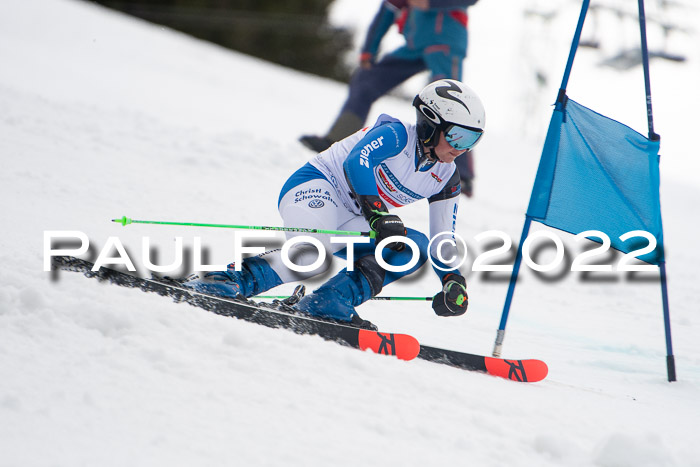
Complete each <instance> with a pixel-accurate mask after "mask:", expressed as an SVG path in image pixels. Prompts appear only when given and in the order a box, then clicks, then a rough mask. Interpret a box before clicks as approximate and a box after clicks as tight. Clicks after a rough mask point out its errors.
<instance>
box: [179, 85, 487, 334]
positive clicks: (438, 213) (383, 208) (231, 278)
mask: <svg viewBox="0 0 700 467" xmlns="http://www.w3.org/2000/svg"><path fill="white" fill-rule="evenodd" d="M413 105H414V107H415V108H416V115H417V121H416V124H415V125H413V124H410V123H403V122H401V121H399V120H397V119H395V118H393V117H390V116H388V115H386V114H383V115H381V116H380V117H379V118H378V119H377V121H376V123H375V124H374V125H373V126H372V127H371V128H364V129H362V130H359V131H357V132H356V133H354V134H352V135H350V136H348V137H347V138H345V139H343V140H341V141H339V142H337V143H335V144H333V145H332V146H331V147H330V148H328V149H327V150H326V151H323V152H321V153H320V154H318V155H316V156H315V157H314V158H313V159H312V160H311V161H310V162H308V163H307V164H305V165H304V166H302V167H301V168H300V169H299V170H297V171H296V172H295V173H294V174H292V175H291V177H290V178H289V179H288V180H287V181H286V183H285V184H284V186H283V187H282V190H281V192H280V196H279V202H278V209H279V213H280V215H281V216H282V219H283V221H284V225H285V226H286V227H304V228H317V229H324V230H333V229H340V230H355V231H368V230H372V231H374V233H375V235H376V237H375V238H374V239H372V240H370V242H369V243H364V244H363V243H359V244H355V245H354V257H353V258H354V261H353V262H352V264H353V266H354V268H353V270H352V271H350V270H348V268H346V269H343V270H342V271H340V272H339V273H338V274H336V275H335V276H334V277H332V278H331V279H330V280H328V281H327V282H325V283H324V284H323V285H321V286H320V287H319V288H318V289H317V290H315V291H314V292H313V293H311V294H309V295H306V296H305V297H303V298H302V299H301V301H300V302H299V303H298V304H296V305H295V307H296V308H297V309H298V310H301V311H302V312H306V313H309V314H311V315H314V316H320V317H324V318H330V319H334V320H338V321H343V322H349V323H353V324H354V325H356V326H359V327H371V326H372V325H371V323H369V322H367V321H364V320H362V319H361V318H360V317H359V315H358V314H357V311H356V310H355V307H356V306H358V305H360V304H362V303H364V302H366V301H367V300H369V299H370V298H372V297H373V296H376V295H377V294H378V293H379V292H380V291H381V290H382V287H384V286H385V285H387V284H389V283H391V282H393V281H396V280H397V279H399V278H401V277H403V276H406V275H408V274H411V273H413V272H414V271H416V270H418V269H419V268H420V267H421V266H422V265H423V264H424V263H425V261H426V260H427V257H428V254H429V255H430V256H431V259H432V262H433V267H434V270H435V272H436V273H437V275H438V276H439V278H440V279H441V281H442V289H441V290H440V292H438V293H437V294H436V295H435V296H434V298H433V302H432V307H433V309H434V311H435V313H436V314H437V315H439V316H459V315H462V314H464V312H465V311H466V310H467V305H468V300H467V291H466V280H465V278H464V277H463V276H462V275H461V274H460V272H459V270H458V269H455V268H451V267H450V266H449V265H448V264H446V263H444V262H442V261H441V260H440V258H443V259H444V258H452V257H455V256H456V246H455V244H454V243H453V242H439V241H435V242H433V244H432V245H431V249H430V250H431V251H429V252H428V251H427V249H428V244H429V242H428V239H427V237H426V236H425V235H424V234H423V233H421V232H419V231H417V230H414V229H411V228H406V227H405V226H404V224H403V221H402V220H401V218H400V217H399V216H398V215H396V214H393V213H390V212H389V209H390V208H399V207H401V206H404V205H407V204H410V203H413V202H415V201H418V200H421V199H424V198H426V199H427V200H428V203H429V220H430V235H431V238H432V237H435V236H436V235H437V234H440V233H443V232H446V234H447V235H448V238H452V237H453V233H454V229H455V222H456V214H457V206H458V203H459V195H460V180H459V173H458V171H457V169H456V167H455V164H454V160H455V159H456V158H457V157H458V156H460V155H462V154H464V153H465V152H466V151H469V150H470V149H472V148H473V147H474V146H475V145H476V144H477V143H478V142H479V141H480V139H481V136H482V135H483V132H484V126H485V111H484V107H483V105H482V103H481V100H480V99H479V97H478V96H477V95H476V94H475V93H474V91H473V90H472V89H470V88H469V87H468V86H467V85H465V84H463V83H461V82H459V81H456V80H450V79H444V80H439V81H435V82H433V83H431V84H429V85H428V86H426V87H425V88H424V89H423V90H422V91H421V92H420V93H419V94H418V95H417V96H416V97H415V99H414V101H413ZM297 235H303V234H299V233H288V234H287V239H288V241H289V239H292V238H294V237H295V236H297ZM307 235H308V234H307ZM392 236H405V237H407V238H408V239H410V240H412V241H414V242H415V243H416V244H417V245H418V247H419V250H420V258H419V260H418V262H417V263H416V264H415V265H414V266H413V267H411V268H410V269H408V270H406V271H403V272H394V271H389V270H385V269H384V268H383V267H381V266H380V265H379V264H378V262H377V259H376V258H375V255H374V253H375V246H376V245H377V244H378V243H379V242H380V241H382V240H383V239H386V238H388V237H392ZM313 237H315V238H316V239H317V240H319V241H320V242H321V243H322V244H323V246H324V247H325V249H326V251H330V252H332V253H334V254H335V255H336V256H339V257H345V256H346V255H347V247H346V245H345V244H343V243H332V241H331V240H332V237H331V236H330V235H324V234H314V235H313ZM437 245H441V247H440V248H441V251H440V252H438V251H437V248H438V247H437ZM387 247H388V248H387V249H384V250H383V256H382V258H383V259H384V261H386V263H387V264H389V265H392V266H402V265H406V264H407V263H409V261H410V260H411V258H412V257H413V252H412V250H411V249H410V248H406V247H405V244H404V243H403V242H393V243H389V244H388V245H387ZM438 253H439V254H438ZM289 258H290V259H291V260H292V261H293V263H294V264H296V265H297V266H308V265H311V264H313V263H314V262H317V261H316V260H317V258H318V250H317V248H316V247H315V246H314V245H313V244H311V243H309V242H300V243H296V244H294V245H293V246H292V247H290V254H289ZM328 263H329V262H328V261H324V262H323V265H322V266H320V267H318V268H316V269H314V270H312V271H309V272H296V271H292V270H291V269H289V268H287V267H286V266H285V265H284V263H283V261H282V254H281V251H280V250H271V251H267V252H265V253H263V254H260V255H258V256H252V257H248V258H246V259H245V260H244V261H243V263H242V265H241V268H240V269H241V270H240V271H236V270H235V268H234V266H233V265H229V267H228V269H227V270H226V271H220V272H218V271H217V272H209V273H204V274H193V275H191V276H189V277H188V278H187V279H186V280H185V282H184V283H183V285H184V286H185V287H188V288H191V289H194V290H196V291H199V292H203V293H210V294H215V295H220V296H225V297H230V298H236V297H252V296H254V295H258V294H261V293H263V292H265V291H266V290H269V289H271V288H273V287H275V286H278V285H280V284H283V283H287V282H292V281H299V280H304V279H307V278H309V277H312V276H315V275H317V274H321V273H323V272H324V271H326V270H327V269H328V267H329V264H328ZM438 266H439V267H438Z"/></svg>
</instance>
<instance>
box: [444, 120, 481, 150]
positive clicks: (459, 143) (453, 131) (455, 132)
mask: <svg viewBox="0 0 700 467" xmlns="http://www.w3.org/2000/svg"><path fill="white" fill-rule="evenodd" d="M481 135H483V132H481V131H474V130H469V129H467V128H464V127H461V126H457V125H452V126H451V127H449V128H448V129H447V130H446V131H445V141H447V142H448V143H450V146H452V147H453V148H455V149H457V150H459V151H464V150H466V149H469V148H471V147H472V146H474V145H475V144H476V142H477V141H479V138H481Z"/></svg>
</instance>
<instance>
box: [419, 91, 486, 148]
mask: <svg viewBox="0 0 700 467" xmlns="http://www.w3.org/2000/svg"><path fill="white" fill-rule="evenodd" d="M413 106H414V107H415V108H416V116H417V120H416V132H417V134H418V140H419V141H420V142H421V143H423V144H424V145H425V146H426V147H429V148H432V147H435V146H436V145H437V144H438V142H439V134H440V132H443V134H444V135H445V140H446V141H447V142H448V143H449V144H450V145H451V146H452V147H453V148H455V149H459V150H470V149H472V148H473V147H474V146H476V144H477V143H478V142H479V140H480V139H481V136H482V135H483V134H484V127H485V125H486V112H485V110H484V105H483V104H482V103H481V99H479V96H477V95H476V93H475V92H474V91H473V90H472V89H471V88H470V87H469V86H467V85H466V84H464V83H462V82H460V81H457V80H454V79H441V80H438V81H434V82H432V83H430V84H429V85H427V86H426V87H425V88H423V90H422V91H421V92H420V93H419V94H418V95H417V96H416V97H415V99H413Z"/></svg>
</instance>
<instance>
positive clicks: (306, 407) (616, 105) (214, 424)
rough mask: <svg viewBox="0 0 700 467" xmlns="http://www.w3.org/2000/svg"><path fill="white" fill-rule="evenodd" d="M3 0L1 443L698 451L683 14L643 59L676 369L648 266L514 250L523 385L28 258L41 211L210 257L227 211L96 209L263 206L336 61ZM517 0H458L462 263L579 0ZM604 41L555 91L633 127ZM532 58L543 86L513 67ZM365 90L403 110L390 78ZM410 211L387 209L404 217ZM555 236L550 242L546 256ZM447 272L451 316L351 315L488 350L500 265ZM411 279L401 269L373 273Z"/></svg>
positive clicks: (695, 193) (243, 460) (157, 458)
mask: <svg viewBox="0 0 700 467" xmlns="http://www.w3.org/2000/svg"><path fill="white" fill-rule="evenodd" d="M343 3H344V4H345V5H347V2H345V1H344V2H339V6H338V8H343V7H344V5H343ZM504 3H506V5H504ZM632 3H636V2H632ZM368 5H369V3H368ZM3 6H4V12H3V14H2V15H0V63H2V65H1V69H0V70H1V71H0V108H2V110H3V111H2V113H1V114H0V154H1V155H2V160H3V169H2V170H1V171H0V198H1V199H2V206H3V223H2V225H3V229H2V232H3V235H2V236H1V237H0V264H2V265H3V267H2V268H1V269H0V453H2V454H1V455H0V466H47V465H61V466H63V465H65V466H74V465H101V466H123V465H134V466H138V465H148V466H152V465H188V466H189V465H212V466H214V465H215V466H220V465H318V466H321V465H357V464H369V465H378V464H384V463H393V464H401V465H424V464H430V465H434V464H437V463H441V464H450V465H454V464H463V465H467V464H468V465H523V466H525V465H528V466H530V465H542V466H548V465H551V466H560V465H571V466H587V465H598V466H662V465H668V466H692V465H696V466H697V465H700V448H698V445H697V441H696V438H697V434H696V433H697V431H698V428H700V422H699V421H700V398H699V397H698V396H699V395H700V392H699V389H700V342H699V341H698V327H699V326H700V323H699V322H698V317H697V309H698V307H697V305H696V297H697V295H698V294H697V292H698V291H699V290H700V288H699V287H698V286H697V283H696V274H695V271H696V264H697V263H698V261H699V260H700V257H699V256H700V255H699V254H698V251H697V248H695V244H696V242H695V238H696V236H697V231H698V228H699V227H700V219H699V218H698V210H697V206H698V205H700V188H699V185H698V183H697V181H698V176H697V169H698V158H697V157H696V156H697V154H696V153H697V149H696V145H694V144H693V143H694V141H693V139H692V136H693V135H694V124H695V122H696V121H697V118H696V117H695V114H694V113H693V110H694V109H695V108H696V107H697V104H698V103H700V99H699V98H698V90H697V86H696V83H697V82H698V78H700V72H699V70H700V65H699V63H700V62H699V60H698V59H699V58H700V57H699V53H700V49H698V48H697V47H695V45H696V44H697V33H695V32H689V33H687V34H686V35H685V36H683V39H684V40H683V41H680V42H677V43H674V46H677V47H679V48H680V49H682V50H681V51H682V52H683V53H686V54H688V55H689V60H688V62H687V63H685V64H682V65H681V64H676V63H670V62H658V61H654V62H652V70H651V72H652V86H653V93H654V94H653V95H654V99H655V100H654V106H655V107H654V109H655V118H656V125H657V126H656V130H657V132H659V133H660V134H661V135H662V154H663V159H662V161H663V164H662V206H663V214H664V225H665V234H666V247H667V260H668V274H669V292H670V300H671V312H672V318H673V320H672V321H673V332H674V346H675V347H674V350H675V354H676V356H677V358H676V361H677V367H678V378H679V381H677V382H675V383H672V384H669V383H667V382H666V380H665V376H666V375H665V344H664V334H663V320H662V316H661V303H660V302H661V299H660V292H659V285H658V279H657V275H656V274H642V275H638V276H636V280H633V278H630V277H628V276H623V275H605V276H600V275H589V276H584V275H580V274H573V273H568V274H567V273H566V271H557V273H556V274H547V275H544V276H543V275H537V274H534V273H533V272H532V271H529V270H524V271H523V272H522V274H521V280H520V282H519V285H518V289H517V291H516V295H515V300H514V303H513V308H512V310H511V318H510V321H509V325H508V334H507V337H506V342H505V347H504V356H506V357H510V358H530V357H534V358H541V359H543V360H545V361H547V363H548V364H549V367H550V375H549V377H548V379H547V380H545V381H544V382H542V383H537V384H533V385H525V384H517V383H513V382H510V381H506V380H501V379H497V378H491V377H488V376H484V375H480V374H475V373H468V372H464V371H460V370H456V369H452V368H449V367H443V366H439V365H434V364H430V363H427V362H423V361H414V362H400V361H397V360H394V359H391V358H387V357H382V356H377V355H373V354H369V353H362V352H358V351H354V350H351V349H346V348H343V347H340V346H338V345H335V344H332V343H328V342H324V341H322V340H320V339H318V338H315V337H308V336H297V335H294V334H292V333H289V332H285V331H281V330H271V329H266V328H262V327H260V326H256V325H253V324H250V323H246V322H240V321H237V320H233V319H226V318H222V317H218V316H215V315H212V314H209V313H206V312H203V311H201V310H198V309H194V308H191V307H188V306H186V305H182V304H174V303H170V302H168V301H167V300H165V299H163V298H162V297H157V296H151V295H147V294H144V293H141V292H139V291H134V290H124V289H120V288H117V287H112V286H109V285H100V284H98V283H97V282H95V281H92V280H88V279H85V278H83V277H81V276H79V275H77V274H71V273H61V274H51V273H47V272H44V271H43V270H42V266H43V235H44V231H47V230H78V231H82V232H85V233H86V234H87V235H88V237H89V238H90V241H91V246H92V247H93V252H95V253H96V252H97V251H99V249H100V248H102V246H104V245H105V244H106V243H107V241H108V238H109V237H110V236H118V237H119V239H120V240H121V241H122V242H123V243H124V245H125V246H126V248H127V250H128V251H129V253H130V255H131V256H132V258H134V259H135V262H136V263H137V264H139V263H141V260H140V256H141V252H142V251H141V239H142V237H143V236H149V237H150V239H151V241H152V244H153V245H154V246H155V249H156V250H157V251H158V252H159V259H158V261H159V262H161V263H167V262H170V261H171V260H172V258H173V257H174V241H173V239H174V238H175V237H178V236H180V237H183V238H184V242H185V244H186V245H188V246H191V245H192V244H193V241H194V237H195V236H200V237H202V239H203V243H204V244H205V246H206V247H207V249H208V252H209V259H210V260H211V262H212V263H226V262H228V261H229V260H230V259H231V256H232V252H231V243H232V232H231V231H219V230H215V229H209V230H207V229H192V228H184V227H182V228H181V227H163V226H152V227H149V226H138V225H133V226H129V227H127V228H123V227H121V226H119V225H117V224H114V223H111V222H109V220H110V219H112V218H114V217H120V216H122V215H127V216H129V217H132V218H134V219H155V220H172V221H194V222H218V223H237V224H246V223H247V224H256V225H277V224H279V219H278V215H277V213H276V210H275V205H276V204H275V203H276V200H277V196H278V190H279V188H280V186H281V184H282V183H283V182H284V180H285V179H286V177H287V176H288V175H289V174H290V173H291V172H292V171H293V170H294V169H295V168H296V167H298V166H299V165H301V164H302V163H304V161H305V160H307V159H308V158H309V157H310V156H311V154H310V153H308V151H306V150H305V149H304V148H302V147H301V146H300V145H299V144H298V143H297V141H296V138H297V137H298V135H299V134H302V133H307V132H313V131H323V130H325V128H326V127H327V125H328V124H329V121H330V120H331V119H332V118H333V117H334V115H335V112H336V111H337V108H338V107H339V105H340V103H341V102H342V100H343V98H344V95H345V87H344V86H343V85H340V84H338V83H335V82H331V81H328V80H323V79H319V78H316V77H312V76H309V75H305V74H301V73H297V72H293V71H290V70H286V69H283V68H280V67H277V66H273V65H270V64H267V63H263V62H261V61H258V60H255V59H252V58H249V57H246V56H243V55H240V54H237V53H233V52H230V51H226V50H223V49H221V48H218V47H215V46H212V45H209V44H205V43H203V42H200V41H197V40H194V39H191V38H189V37H187V36H184V35H182V34H179V33H176V32H173V31H170V30H167V29H165V28H162V27H158V26H154V25H151V24H148V23H144V22H141V21H137V20H134V19H130V18H127V17H125V16H123V15H120V14H117V13H114V12H112V11H109V10H105V9H103V8H100V7H97V6H95V5H93V4H90V3H83V2H77V1H73V0H30V1H27V0H25V1H21V0H6V1H5V2H4V5H3ZM535 6H536V7H537V8H538V10H537V11H539V12H547V11H556V12H557V13H556V18H555V19H554V20H551V21H549V22H547V23H545V24H540V23H538V21H541V20H539V19H537V18H539V16H537V15H535V16H533V15H532V14H525V13H526V12H525V11H524V7H523V6H521V5H520V2H516V1H515V0H507V1H502V2H486V1H482V2H480V3H479V4H478V5H477V6H476V7H474V8H473V9H472V10H471V11H472V14H471V21H472V22H471V25H472V26H471V27H472V29H471V31H472V32H471V34H472V36H471V40H472V42H471V51H470V58H469V59H468V61H467V64H468V66H467V72H466V78H467V80H468V81H469V82H470V84H472V85H473V87H474V88H475V89H477V90H478V91H479V93H480V94H481V95H482V97H483V100H484V102H485V104H486V106H487V112H488V113H489V127H488V130H487V131H488V134H487V137H486V138H485V139H484V142H483V143H482V144H481V145H480V146H479V148H478V150H477V171H478V174H477V176H478V178H477V185H476V191H475V196H474V197H473V198H472V199H469V200H467V199H464V200H463V204H462V206H461V213H460V214H461V217H460V219H459V221H458V232H459V233H460V234H461V235H462V236H463V237H464V238H465V239H466V240H467V242H468V244H469V247H470V249H471V251H472V253H471V254H470V260H469V262H468V263H467V266H466V267H465V272H466V271H468V270H469V267H470V265H471V261H472V260H473V258H474V254H475V253H478V252H480V251H483V250H484V245H481V244H479V243H478V242H476V241H475V240H474V236H475V235H477V234H479V233H480V232H484V231H486V230H502V231H505V232H506V233H508V234H509V235H510V236H511V237H513V238H514V239H517V238H518V237H519V234H520V228H521V226H522V221H523V215H524V211H525V207H526V204H527V200H528V197H529V193H530V188H531V184H532V181H533V179H534V174H535V171H536V168H537V162H538V159H539V151H540V149H541V144H542V140H543V138H544V133H545V130H546V125H547V122H548V119H549V115H550V112H551V107H550V106H549V105H550V104H551V103H552V101H553V100H554V97H555V96H556V89H557V87H558V84H559V79H560V76H561V72H562V71H563V66H564V62H565V60H566V53H567V52H568V46H569V42H570V39H571V36H572V33H573V27H574V24H575V21H576V17H577V14H578V9H577V7H576V5H574V4H569V2H562V1H557V2H555V1H551V2H545V1H540V2H536V4H535ZM685 6H686V8H685V9H684V10H682V11H681V13H678V12H676V13H674V14H676V15H677V16H676V18H680V19H679V20H685V21H687V24H693V23H694V24H697V21H693V19H697V18H698V9H697V7H696V6H694V5H692V3H691V2H686V5H685ZM374 7H375V5H374V4H373V3H372V5H371V6H368V8H374ZM649 15H650V17H651V16H652V11H650V12H649ZM533 18H534V19H533ZM612 36H613V34H612V33H610V34H609V35H608V36H606V37H612ZM632 37H635V36H633V35H632ZM651 41H652V37H651V31H650V42H651ZM652 44H653V42H652ZM603 52H604V51H597V52H596V51H587V50H582V51H581V52H580V53H579V56H578V57H577V59H576V60H577V61H576V63H575V67H574V71H573V74H572V78H571V83H570V86H569V91H570V93H569V94H570V95H571V97H572V98H574V99H576V100H578V101H579V102H581V103H582V104H584V105H588V106H590V107H592V108H594V109H595V110H597V111H600V112H602V113H605V114H607V115H609V116H611V117H614V118H617V119H620V120H622V121H624V122H625V123H628V124H630V125H631V126H633V127H634V128H636V129H637V130H638V131H640V132H644V133H645V132H646V121H645V109H644V98H643V82H642V78H641V71H640V70H639V68H635V69H633V70H630V71H627V72H623V73H620V72H613V71H611V70H608V69H605V68H601V67H599V66H597V63H598V62H599V61H600V56H599V54H601V53H603ZM536 67H540V68H541V69H542V70H545V71H546V73H548V74H549V75H548V76H549V79H548V81H547V84H546V85H542V86H538V85H537V83H536V82H535V81H534V80H533V76H534V70H535V69H536ZM640 86H641V89H642V91H641V93H640V91H639V89H640ZM379 111H387V112H389V113H391V114H393V115H396V116H397V117H400V118H405V119H410V118H412V115H413V112H412V110H411V108H410V106H409V104H408V103H407V102H405V101H403V100H399V99H395V98H385V99H382V100H381V101H380V102H379V103H378V104H377V105H376V106H375V108H374V110H373V112H375V114H374V115H376V113H378V112H379ZM419 204H420V203H419ZM425 210H426V206H425V205H424V204H420V205H419V206H412V207H408V208H405V209H404V210H402V211H401V216H402V218H403V219H404V220H405V222H406V223H407V224H409V225H411V226H415V227H417V228H422V229H425V228H426V221H425ZM538 229H539V228H537V227H535V228H534V230H538ZM562 237H563V234H562ZM280 241H281V237H280V240H278V241H277V243H279V242H280ZM580 249H581V246H580V245H575V244H572V243H571V242H570V241H568V242H567V251H568V253H569V255H570V256H573V255H575V254H577V253H578V252H579V251H580ZM547 254H548V252H547V251H545V252H544V253H543V255H542V262H546V261H547V258H546V256H547ZM501 259H503V260H504V261H506V259H504V258H501ZM607 259H608V260H609V261H611V262H612V261H616V260H617V257H615V258H613V257H610V258H607ZM338 267H340V265H337V264H336V265H335V268H336V269H337V268H338ZM141 269H142V270H141V272H145V271H143V268H141ZM183 272H184V271H183ZM467 277H468V280H469V283H470V286H469V287H470V298H471V304H470V310H469V313H468V314H467V315H465V316H464V317H462V318H458V319H452V320H450V319H440V318H438V317H436V316H435V315H434V314H433V313H432V311H431V310H430V309H429V307H428V306H427V305H426V304H425V303H411V304H405V303H401V304H397V303H384V302H377V303H370V304H366V305H363V306H362V307H361V308H360V312H361V315H362V316H363V317H364V318H366V319H369V320H371V321H373V322H375V323H377V324H378V325H379V326H380V327H382V328H385V329H391V330H394V331H398V332H408V333H411V334H414V335H415V336H416V337H418V339H419V340H421V341H422V342H425V343H427V344H430V345H438V346H442V347H447V348H452V349H455V350H463V351H468V352H473V353H482V354H488V353H489V352H490V351H491V348H492V344H493V339H494V337H495V330H496V328H497V327H498V322H499V320H500V312H501V308H502V304H503V299H504V296H505V291H506V287H507V277H505V276H504V275H500V274H491V275H487V274H483V273H468V272H467ZM321 280H322V278H318V279H315V280H313V281H310V282H309V285H310V286H312V287H313V285H316V284H319V283H320V282H321ZM292 287H293V284H290V285H286V286H281V287H279V288H278V290H276V291H278V292H280V293H284V292H286V291H290V290H291V288H292ZM438 287H439V284H438V282H437V280H436V279H435V277H434V276H433V274H432V273H431V272H430V271H426V272H424V273H422V274H421V273H419V274H418V275H417V277H416V278H414V279H411V280H407V281H405V282H404V283H402V284H394V285H392V286H390V287H388V288H387V289H386V291H385V293H386V294H388V295H391V294H393V295H432V294H434V293H435V292H436V291H437V289H438Z"/></svg>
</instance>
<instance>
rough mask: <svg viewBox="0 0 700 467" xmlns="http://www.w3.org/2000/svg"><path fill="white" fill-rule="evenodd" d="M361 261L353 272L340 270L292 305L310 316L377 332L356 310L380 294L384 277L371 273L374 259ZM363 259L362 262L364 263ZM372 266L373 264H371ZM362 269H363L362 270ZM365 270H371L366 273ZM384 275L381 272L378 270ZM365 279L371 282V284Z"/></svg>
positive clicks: (373, 269)
mask: <svg viewBox="0 0 700 467" xmlns="http://www.w3.org/2000/svg"><path fill="white" fill-rule="evenodd" d="M366 258H368V259H367V260H365V258H362V259H361V260H359V261H358V262H357V263H355V270H354V271H353V272H348V271H347V270H346V269H343V270H342V271H340V272H339V273H338V274H336V275H335V276H334V277H332V278H331V279H330V280H329V281H328V282H326V283H325V284H323V285H322V286H321V287H319V288H318V289H316V290H314V292H313V293H312V294H310V295H306V296H305V297H304V298H302V299H301V300H300V301H299V303H298V304H297V305H296V306H295V308H296V309H297V310H300V311H303V312H306V313H308V314H310V315H313V316H318V317H321V318H328V319H332V320H336V321H342V322H346V323H348V324H351V325H353V326H357V327H361V328H365V329H372V330H377V327H376V326H375V325H374V324H372V323H370V322H369V321H367V320H364V319H362V318H360V316H359V315H358V314H357V311H355V307H356V306H358V305H360V304H362V303H364V302H366V301H367V300H369V299H370V298H372V297H373V296H374V295H376V294H377V293H379V291H381V288H382V285H383V284H382V281H383V274H381V273H380V275H377V274H373V273H374V272H377V271H376V268H374V267H371V268H368V267H367V266H368V265H369V266H374V265H376V262H374V258H371V259H369V258H370V257H366ZM363 260H364V261H363ZM371 263H374V264H371ZM363 266H365V267H364V268H363ZM368 269H371V270H369V271H368ZM381 272H383V271H381ZM368 277H371V278H372V279H373V280H372V281H370V280H369V279H368Z"/></svg>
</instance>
